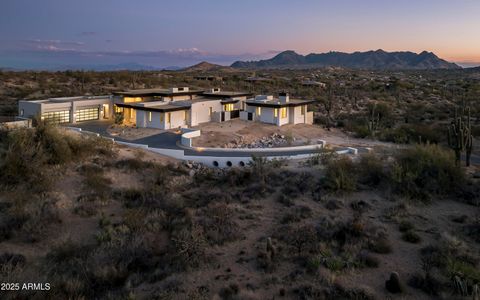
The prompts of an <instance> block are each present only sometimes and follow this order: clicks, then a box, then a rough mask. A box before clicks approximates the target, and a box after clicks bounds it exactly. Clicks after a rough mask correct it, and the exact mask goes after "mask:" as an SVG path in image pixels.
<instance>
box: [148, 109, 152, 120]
mask: <svg viewBox="0 0 480 300" xmlns="http://www.w3.org/2000/svg"><path fill="white" fill-rule="evenodd" d="M148 122H152V112H151V111H149V112H148Z"/></svg>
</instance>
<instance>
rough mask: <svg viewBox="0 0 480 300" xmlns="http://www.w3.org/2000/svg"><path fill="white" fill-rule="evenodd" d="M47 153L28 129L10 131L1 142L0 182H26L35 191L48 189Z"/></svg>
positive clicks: (16, 183)
mask: <svg viewBox="0 0 480 300" xmlns="http://www.w3.org/2000/svg"><path fill="white" fill-rule="evenodd" d="M47 161H48V155H47V154H46V153H45V150H44V148H43V146H42V145H41V144H40V143H38V142H36V141H35V139H34V132H33V131H32V130H28V129H20V130H16V131H12V132H10V133H9V134H8V137H7V138H6V139H5V141H4V142H3V143H2V148H1V153H0V169H1V170H2V172H1V173H0V178H1V182H2V183H3V184H4V185H7V186H15V185H18V184H21V183H23V184H26V185H27V187H28V188H32V189H34V190H35V191H42V190H46V189H48V187H49V186H50V183H51V180H50V178H49V177H47V176H46V175H45V172H46V170H45V167H44V165H45V164H46V163H47Z"/></svg>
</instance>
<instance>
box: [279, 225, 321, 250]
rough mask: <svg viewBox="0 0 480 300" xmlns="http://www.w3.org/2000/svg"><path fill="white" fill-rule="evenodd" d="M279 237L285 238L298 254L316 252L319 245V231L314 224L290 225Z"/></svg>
mask: <svg viewBox="0 0 480 300" xmlns="http://www.w3.org/2000/svg"><path fill="white" fill-rule="evenodd" d="M279 232H282V236H279V237H278V238H279V239H282V240H284V241H285V242H286V243H287V244H288V245H289V246H290V247H291V248H292V249H293V252H294V253H296V254H297V255H301V254H302V253H309V252H314V251H315V250H316V249H317V247H318V238H317V231H316V229H315V227H313V226H312V225H300V226H298V225H297V226H292V227H290V226H288V227H286V228H285V231H284V230H279Z"/></svg>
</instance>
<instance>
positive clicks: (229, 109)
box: [223, 103, 233, 111]
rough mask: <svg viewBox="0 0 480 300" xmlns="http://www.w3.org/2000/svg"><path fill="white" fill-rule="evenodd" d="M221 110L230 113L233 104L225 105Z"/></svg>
mask: <svg viewBox="0 0 480 300" xmlns="http://www.w3.org/2000/svg"><path fill="white" fill-rule="evenodd" d="M223 108H224V110H225V111H232V110H233V103H230V104H225V105H224V106H223Z"/></svg>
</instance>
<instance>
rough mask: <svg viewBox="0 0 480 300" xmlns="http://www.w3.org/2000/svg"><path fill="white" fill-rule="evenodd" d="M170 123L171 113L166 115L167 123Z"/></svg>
mask: <svg viewBox="0 0 480 300" xmlns="http://www.w3.org/2000/svg"><path fill="white" fill-rule="evenodd" d="M171 121H172V113H167V123H168V124H170V122H171Z"/></svg>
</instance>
